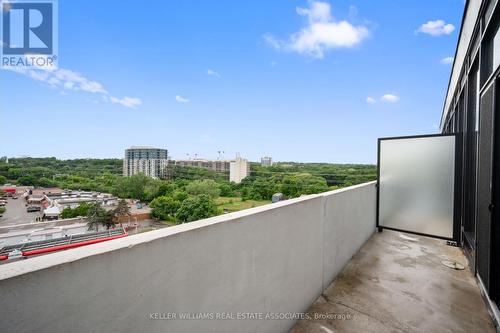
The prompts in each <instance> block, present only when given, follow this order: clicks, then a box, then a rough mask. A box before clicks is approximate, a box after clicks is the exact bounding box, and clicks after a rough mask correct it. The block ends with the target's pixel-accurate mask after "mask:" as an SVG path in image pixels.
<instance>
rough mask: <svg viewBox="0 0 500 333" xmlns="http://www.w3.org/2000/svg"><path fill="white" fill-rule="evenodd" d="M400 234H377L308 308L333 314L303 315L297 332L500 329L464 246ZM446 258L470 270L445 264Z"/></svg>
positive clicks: (319, 312) (486, 330) (295, 328)
mask: <svg viewBox="0 0 500 333" xmlns="http://www.w3.org/2000/svg"><path fill="white" fill-rule="evenodd" d="M401 235H402V234H401V233H399V232H393V231H388V230H384V232H382V233H376V234H374V235H373V236H372V238H371V239H370V240H369V241H368V242H366V244H365V245H364V246H363V247H362V248H361V250H360V251H359V252H358V253H357V254H356V255H355V256H354V257H353V258H352V260H351V261H350V262H349V264H348V265H347V266H346V267H345V268H344V270H343V272H342V273H341V274H340V275H339V276H338V277H337V278H336V279H335V280H334V281H333V282H332V284H331V285H330V286H329V287H328V288H327V289H326V290H325V292H323V294H322V295H321V296H320V297H319V298H318V299H317V300H316V301H315V302H314V303H313V304H312V306H311V307H310V308H309V310H308V313H309V314H310V315H311V316H315V314H323V315H329V316H330V318H318V319H309V320H301V321H299V322H298V323H297V324H296V325H295V326H294V328H293V329H292V332H294V333H299V332H322V333H328V332H495V328H494V326H493V323H492V320H491V317H490V315H489V313H488V311H487V308H486V305H485V303H484V301H483V299H482V297H481V294H480V290H479V287H478V286H477V283H476V281H475V278H474V276H473V274H472V273H471V271H470V270H469V269H468V268H467V260H466V258H465V256H464V255H463V253H462V250H461V249H460V248H456V247H451V246H447V245H446V244H445V241H442V240H437V239H433V238H428V237H420V236H414V235H409V234H406V236H408V237H411V238H413V239H415V240H416V241H414V240H408V239H404V238H402V237H401ZM447 258H449V259H452V260H455V261H457V262H460V263H462V264H464V265H465V266H466V269H465V270H454V269H451V268H448V267H446V266H444V265H443V264H442V263H441V261H442V260H446V259H447ZM332 314H337V315H345V316H344V318H339V316H337V318H332ZM348 316H350V318H349V317H348Z"/></svg>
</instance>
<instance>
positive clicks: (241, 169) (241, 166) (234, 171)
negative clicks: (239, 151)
mask: <svg viewBox="0 0 500 333" xmlns="http://www.w3.org/2000/svg"><path fill="white" fill-rule="evenodd" d="M249 175H250V163H248V161H247V160H246V159H244V158H241V157H236V159H235V160H234V161H231V165H230V168H229V181H231V182H235V183H236V184H238V183H241V181H242V180H243V179H245V178H246V177H248V176H249Z"/></svg>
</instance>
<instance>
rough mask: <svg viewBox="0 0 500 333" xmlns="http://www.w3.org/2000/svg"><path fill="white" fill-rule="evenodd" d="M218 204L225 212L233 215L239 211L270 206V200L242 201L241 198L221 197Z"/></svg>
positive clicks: (217, 201)
mask: <svg viewBox="0 0 500 333" xmlns="http://www.w3.org/2000/svg"><path fill="white" fill-rule="evenodd" d="M216 203H217V205H218V206H219V207H221V208H222V209H223V210H224V212H227V213H231V212H237V211H239V210H243V209H248V208H253V207H257V206H262V205H267V204H270V203H271V201H270V200H245V201H243V200H241V198H229V197H220V198H217V200H216Z"/></svg>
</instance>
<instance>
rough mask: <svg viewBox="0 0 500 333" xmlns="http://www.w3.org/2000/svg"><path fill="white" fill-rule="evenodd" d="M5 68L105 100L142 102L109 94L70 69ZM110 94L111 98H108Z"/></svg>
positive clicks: (134, 104)
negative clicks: (100, 96)
mask: <svg viewBox="0 0 500 333" xmlns="http://www.w3.org/2000/svg"><path fill="white" fill-rule="evenodd" d="M3 69H5V70H10V71H13V72H16V73H19V74H23V75H26V76H27V77H29V78H31V79H33V80H35V81H39V82H42V83H44V84H46V85H48V86H49V87H51V88H53V89H60V90H61V91H62V92H64V93H66V92H65V91H84V92H88V93H92V94H100V95H102V96H103V99H104V100H105V101H111V102H112V103H118V104H121V105H123V106H125V107H129V108H136V107H137V106H139V105H141V104H142V101H141V100H140V99H139V98H133V97H124V98H122V99H119V98H117V97H113V96H110V95H109V92H108V91H107V90H106V89H105V88H104V86H103V85H102V84H101V83H99V82H97V81H94V80H90V79H88V78H86V77H85V76H83V75H82V74H80V73H78V72H75V71H72V70H69V69H64V68H60V69H55V70H49V69H41V68H23V67H4V68H3ZM108 96H109V98H108Z"/></svg>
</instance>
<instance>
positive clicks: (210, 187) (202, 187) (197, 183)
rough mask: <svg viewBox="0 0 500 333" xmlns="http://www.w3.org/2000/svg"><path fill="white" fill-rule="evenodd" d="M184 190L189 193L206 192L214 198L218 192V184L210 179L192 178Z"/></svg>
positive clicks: (198, 193)
mask: <svg viewBox="0 0 500 333" xmlns="http://www.w3.org/2000/svg"><path fill="white" fill-rule="evenodd" d="M186 192H187V193H188V194H191V195H200V194H206V195H208V196H209V197H211V198H212V199H215V198H217V197H218V196H219V194H220V189H219V185H217V183H216V182H215V181H214V180H212V179H203V180H194V181H192V182H191V183H189V184H188V185H186Z"/></svg>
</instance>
